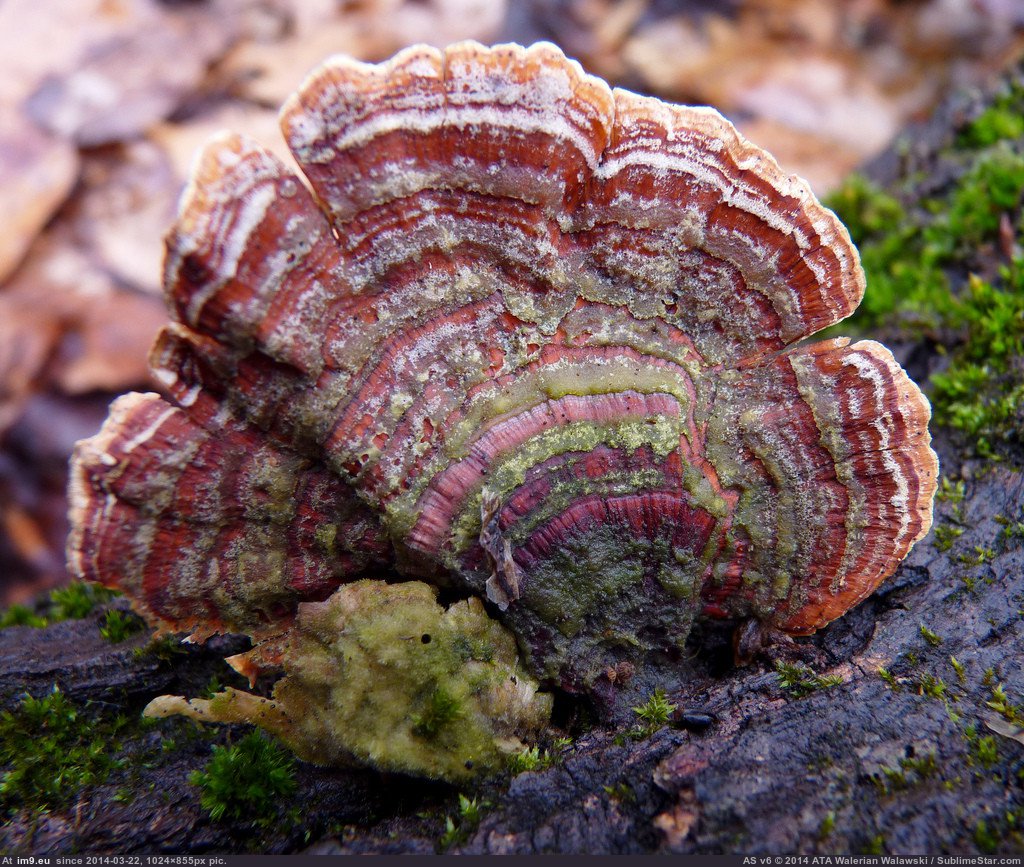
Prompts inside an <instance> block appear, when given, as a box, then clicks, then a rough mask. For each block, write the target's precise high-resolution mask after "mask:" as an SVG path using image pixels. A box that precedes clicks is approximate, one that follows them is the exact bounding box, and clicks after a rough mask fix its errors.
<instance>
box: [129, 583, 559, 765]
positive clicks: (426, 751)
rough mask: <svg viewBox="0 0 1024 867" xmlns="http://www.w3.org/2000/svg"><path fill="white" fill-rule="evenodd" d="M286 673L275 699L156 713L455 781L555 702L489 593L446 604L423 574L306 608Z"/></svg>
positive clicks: (349, 588)
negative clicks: (492, 611)
mask: <svg viewBox="0 0 1024 867" xmlns="http://www.w3.org/2000/svg"><path fill="white" fill-rule="evenodd" d="M284 670H285V676H284V677H283V678H282V679H281V680H280V681H278V682H277V684H276V685H275V687H274V698H273V700H269V699H265V698H260V697H258V696H255V695H251V694H249V693H246V692H241V691H239V690H235V689H231V688H228V689H226V690H224V691H223V692H220V693H217V694H216V695H215V696H213V697H212V698H211V699H209V700H203V699H195V700H193V701H191V702H186V701H185V700H184V699H181V698H178V697H175V696H162V697H161V698H159V699H156V700H154V701H153V702H151V704H150V706H149V707H148V708H147V711H146V712H147V713H148V714H150V715H154V716H167V715H170V714H176V713H177V714H183V715H186V716H191V717H193V718H195V719H199V720H204V721H208V722H251V723H255V724H257V725H259V726H261V727H262V728H264V729H266V730H268V731H270V732H272V733H273V734H275V735H277V736H278V737H280V738H281V739H282V740H283V741H284V742H285V744H287V745H288V746H289V747H291V748H292V749H293V750H295V752H296V753H297V754H298V755H299V756H300V757H302V758H305V759H307V760H308V761H312V762H315V763H318V764H347V763H354V762H355V763H363V764H369V765H372V766H375V767H379V768H383V769H388V770H396V771H403V772H406V773H412V774H418V775H421V776H428V777H436V778H442V779H450V780H453V779H463V778H467V777H469V776H471V775H474V774H478V773H480V772H486V771H496V770H499V769H501V768H502V767H504V766H505V761H506V756H507V755H508V754H509V753H513V752H517V751H520V750H522V742H521V741H520V740H519V739H518V738H519V737H520V736H525V735H528V734H532V733H535V732H536V731H537V730H538V729H539V728H540V727H541V726H542V725H543V724H544V723H545V722H546V721H547V718H548V715H549V714H550V710H551V700H550V697H549V696H546V695H542V694H538V693H537V685H536V684H535V683H534V682H533V681H532V680H531V679H530V678H529V677H528V676H526V675H525V674H524V673H523V672H521V671H520V670H519V669H518V655H517V649H516V644H515V641H514V639H513V638H512V636H511V635H510V634H509V633H508V632H506V631H505V629H504V628H503V627H502V626H500V625H499V624H498V623H496V622H495V621H493V620H491V619H490V618H489V617H488V616H487V614H486V612H485V611H484V608H483V605H482V603H481V602H480V601H479V600H477V599H469V600H466V601H464V602H456V603H455V604H453V605H452V606H451V607H449V608H448V609H445V608H443V607H442V606H441V605H439V604H438V603H437V601H436V590H435V589H434V588H432V587H429V586H428V585H426V584H422V583H419V582H406V583H402V584H394V585H389V584H386V583H384V582H383V581H358V582H355V583H353V584H349V585H346V586H345V587H343V588H341V589H340V590H338V591H337V592H336V593H335V594H334V595H333V596H332V597H331V598H330V599H328V600H327V601H325V602H320V603H307V604H305V605H302V606H300V608H299V615H298V618H297V621H296V626H295V628H294V629H293V631H292V633H291V636H290V639H289V644H288V649H287V651H286V654H285V657H284Z"/></svg>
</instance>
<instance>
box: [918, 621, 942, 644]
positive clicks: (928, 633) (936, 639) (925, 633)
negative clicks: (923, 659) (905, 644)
mask: <svg viewBox="0 0 1024 867" xmlns="http://www.w3.org/2000/svg"><path fill="white" fill-rule="evenodd" d="M920 630H921V637H922V638H923V639H924V640H925V641H927V642H928V643H929V644H930V645H931V646H932V647H938V646H939V645H940V644H942V638H941V637H940V636H939V635H937V634H936V633H935V632H933V631H932V630H931V629H929V628H928V627H927V626H925V625H924V624H923V623H922V624H920Z"/></svg>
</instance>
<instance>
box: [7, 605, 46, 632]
mask: <svg viewBox="0 0 1024 867" xmlns="http://www.w3.org/2000/svg"><path fill="white" fill-rule="evenodd" d="M8 626H31V627H34V628H36V629H42V628H43V627H44V626H46V618H45V617H41V616H40V615H38V614H36V613H35V612H34V611H33V610H32V609H31V608H29V607H28V606H27V605H12V606H11V607H10V608H8V609H7V610H6V611H4V613H3V614H0V629H4V628H6V627H8Z"/></svg>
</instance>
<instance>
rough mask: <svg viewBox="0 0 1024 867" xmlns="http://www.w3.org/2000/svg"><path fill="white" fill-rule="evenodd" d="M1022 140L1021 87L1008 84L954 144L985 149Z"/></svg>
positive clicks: (1023, 105) (1023, 96) (1023, 95)
mask: <svg viewBox="0 0 1024 867" xmlns="http://www.w3.org/2000/svg"><path fill="white" fill-rule="evenodd" d="M1021 137H1024V87H1021V85H1020V84H1019V83H1017V82H1010V83H1009V84H1008V85H1007V86H1006V87H1005V89H1004V90H1003V91H1002V92H1001V93H999V94H997V95H996V97H995V99H994V100H993V101H992V104H991V105H989V107H988V108H986V109H985V111H983V112H982V113H981V114H980V115H979V116H978V117H976V118H975V119H974V120H973V121H971V123H969V124H968V125H967V127H966V128H965V129H963V130H962V131H961V133H960V135H959V136H958V137H957V143H958V144H959V145H960V146H961V147H965V148H986V147H990V146H991V145H994V144H996V143H998V142H1000V141H1005V140H1009V139H1016V138H1021Z"/></svg>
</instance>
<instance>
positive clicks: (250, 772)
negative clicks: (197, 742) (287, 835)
mask: <svg viewBox="0 0 1024 867" xmlns="http://www.w3.org/2000/svg"><path fill="white" fill-rule="evenodd" d="M189 782H191V783H192V784H193V785H195V786H199V788H200V789H202V794H201V795H200V797H199V802H200V804H201V805H202V807H203V809H204V810H206V812H207V813H209V814H210V818H211V819H213V820H214V821H220V820H221V819H238V820H243V821H252V820H254V821H257V822H264V823H266V822H269V821H271V820H273V819H274V818H276V817H277V816H278V815H279V814H280V812H281V802H282V800H283V799H286V798H288V797H289V796H291V795H292V794H293V793H294V792H295V789H296V785H295V762H294V760H293V759H292V757H291V755H290V754H289V753H287V752H286V751H285V750H284V749H282V748H281V747H280V746H279V745H278V744H276V743H273V742H272V741H270V740H268V739H267V738H265V737H263V736H262V735H260V734H258V733H256V732H251V733H250V734H248V735H246V736H245V737H243V738H242V739H241V740H240V741H239V742H238V743H237V744H235V745H233V746H218V747H214V748H213V755H212V756H211V757H210V761H209V762H207V764H206V767H205V768H204V769H203V770H202V771H193V772H192V775H191V776H190V777H189Z"/></svg>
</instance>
